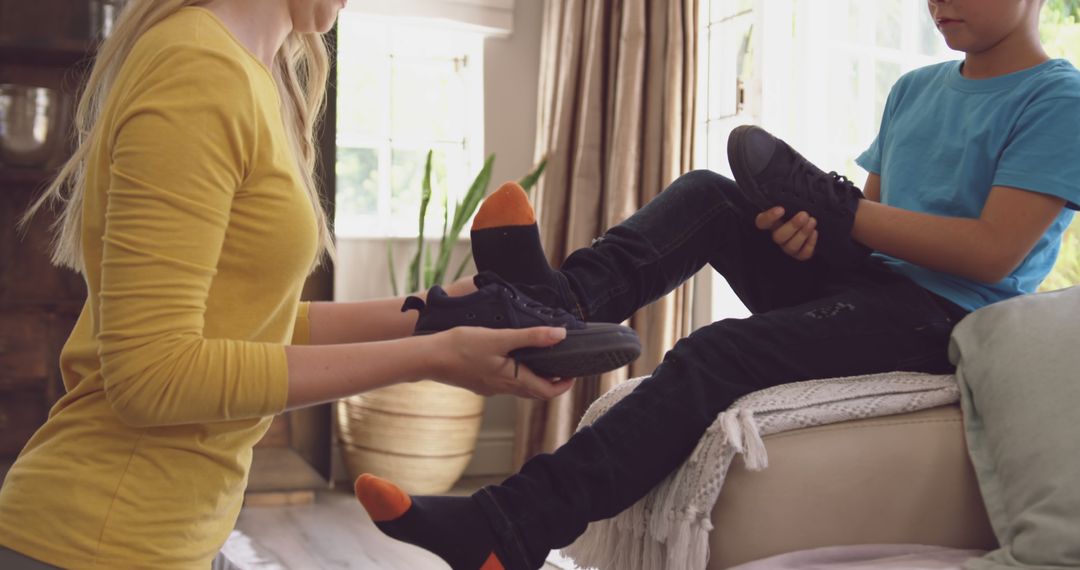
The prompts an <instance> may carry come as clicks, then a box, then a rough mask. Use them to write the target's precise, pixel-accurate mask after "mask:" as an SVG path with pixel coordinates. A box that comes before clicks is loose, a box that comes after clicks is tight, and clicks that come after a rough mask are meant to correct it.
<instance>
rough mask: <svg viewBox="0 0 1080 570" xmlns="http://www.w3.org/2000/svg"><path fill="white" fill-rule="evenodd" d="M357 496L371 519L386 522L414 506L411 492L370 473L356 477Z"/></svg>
mask: <svg viewBox="0 0 1080 570" xmlns="http://www.w3.org/2000/svg"><path fill="white" fill-rule="evenodd" d="M354 489H355V491H356V498H357V499H360V504H362V505H364V509H366V510H367V512H368V514H369V515H371V520H373V521H375V522H384V521H391V520H394V519H396V518H398V517H400V516H401V515H403V514H405V511H407V510H409V507H411V506H412V499H411V498H409V494H408V493H406V492H405V491H402V490H401V488H400V487H398V486H397V485H395V484H393V483H391V482H389V481H387V480H385V479H381V478H379V477H376V476H374V475H371V474H370V473H364V474H363V475H361V476H359V477H357V478H356V484H355V485H354Z"/></svg>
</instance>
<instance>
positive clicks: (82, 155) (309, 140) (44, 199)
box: [19, 0, 334, 273]
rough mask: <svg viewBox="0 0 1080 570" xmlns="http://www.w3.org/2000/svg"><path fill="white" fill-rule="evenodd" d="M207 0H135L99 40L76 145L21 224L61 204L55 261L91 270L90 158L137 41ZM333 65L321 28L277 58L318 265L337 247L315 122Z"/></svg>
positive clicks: (292, 40)
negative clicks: (318, 175) (319, 174)
mask: <svg viewBox="0 0 1080 570" xmlns="http://www.w3.org/2000/svg"><path fill="white" fill-rule="evenodd" d="M200 3H202V2H201V1H200V0H128V2H127V3H126V5H125V7H124V8H123V10H122V11H121V13H120V16H119V18H118V20H117V23H116V27H115V28H114V31H113V33H112V35H110V36H109V38H108V39H106V40H105V41H104V42H102V44H101V46H100V47H99V49H98V53H97V58H96V60H95V62H94V66H93V69H92V70H91V71H90V77H89V78H88V79H87V81H86V85H85V86H84V88H83V92H82V95H81V96H80V98H79V104H78V107H77V109H76V111H75V121H74V131H75V132H74V135H75V140H76V149H75V152H74V154H73V155H72V156H71V158H69V159H68V160H67V162H66V163H65V164H64V166H63V167H62V168H61V169H60V173H59V174H58V175H57V177H56V179H55V180H53V181H52V182H51V183H50V184H49V186H48V187H47V188H46V189H45V192H44V193H43V194H42V195H41V196H40V197H39V198H38V199H37V200H35V202H34V203H33V204H32V205H31V206H30V208H29V209H28V210H27V211H26V213H25V214H24V215H23V217H22V219H21V220H20V222H19V225H20V227H25V225H26V224H28V223H29V221H30V219H31V218H33V216H34V214H36V213H37V211H38V210H40V209H41V208H42V207H43V206H44V205H45V204H48V203H50V202H52V203H59V204H60V207H61V212H60V215H59V217H58V218H57V220H56V223H55V224H54V225H53V232H54V235H53V244H52V261H53V263H54V264H56V265H60V266H65V267H70V268H72V269H74V270H76V271H78V272H80V273H82V272H84V271H85V260H84V259H83V253H82V245H83V244H82V205H83V196H84V195H85V193H86V162H87V159H88V157H89V155H90V146H91V145H92V144H93V141H94V140H95V138H96V135H98V134H99V133H98V131H100V130H101V128H102V127H101V125H100V123H99V118H100V117H101V112H102V108H103V107H104V104H105V101H106V100H107V99H108V97H109V93H110V92H111V91H112V88H113V84H114V83H115V81H116V77H117V75H118V74H119V72H120V69H121V67H122V66H123V64H124V61H125V60H126V59H127V57H128V55H129V54H130V53H131V50H132V48H133V47H134V46H135V42H136V41H138V39H139V38H140V37H141V36H142V35H143V34H144V33H146V31H147V30H149V29H150V28H151V27H153V26H154V25H155V24H157V23H158V22H160V21H162V20H164V19H165V18H167V17H169V16H171V15H172V14H174V13H176V12H177V11H178V10H180V9H181V8H184V7H186V6H193V5H198V4H200ZM329 73H330V63H329V55H328V53H327V48H326V44H325V43H324V41H323V37H322V34H315V33H304V34H301V33H296V32H293V33H291V34H289V36H288V37H287V38H286V40H285V43H284V45H282V47H281V49H280V50H279V51H278V53H277V55H276V59H275V61H274V66H273V74H274V80H275V82H276V83H277V89H278V93H279V94H280V95H281V100H282V117H283V119H284V122H285V131H286V133H287V135H288V137H289V142H290V146H292V149H293V151H294V155H295V156H296V160H297V163H298V167H299V172H300V174H301V177H302V180H303V184H304V186H305V187H306V189H307V192H308V194H309V196H310V197H311V202H312V204H313V205H314V207H315V216H316V219H317V223H318V231H319V244H320V247H319V256H318V257H317V258H316V261H315V264H314V265H313V269H314V267H315V266H317V265H318V264H319V262H320V261H321V260H322V259H323V258H324V257H325V256H326V254H328V255H329V256H331V257H332V256H333V255H334V244H333V238H332V236H331V232H330V223H329V220H328V218H327V215H326V210H325V208H323V205H322V200H321V198H320V196H319V188H318V184H317V182H316V180H315V167H316V165H317V164H318V160H319V155H318V147H317V146H316V145H315V125H316V123H317V122H318V121H319V119H320V118H321V116H322V111H323V107H324V103H325V99H326V80H327V77H328V76H329Z"/></svg>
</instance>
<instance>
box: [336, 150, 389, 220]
mask: <svg viewBox="0 0 1080 570" xmlns="http://www.w3.org/2000/svg"><path fill="white" fill-rule="evenodd" d="M336 172H337V206H336V208H337V217H338V218H340V219H342V220H343V222H344V220H346V219H348V218H356V217H359V216H365V215H374V214H377V213H378V210H379V154H378V151H376V150H375V149H373V148H346V147H338V149H337V168H336Z"/></svg>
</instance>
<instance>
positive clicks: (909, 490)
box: [708, 405, 997, 570]
mask: <svg viewBox="0 0 1080 570" xmlns="http://www.w3.org/2000/svg"><path fill="white" fill-rule="evenodd" d="M764 440H765V446H766V447H767V448H768V450H769V468H768V469H766V470H764V471H749V470H747V469H746V467H745V465H744V464H743V462H742V461H735V462H733V463H732V464H731V470H730V471H729V472H728V476H727V481H726V482H725V484H724V488H723V490H722V491H721V492H720V497H719V498H718V499H717V501H716V505H715V507H714V508H713V511H712V521H713V525H714V527H715V530H713V532H712V533H710V535H709V562H708V568H709V570H714V569H715V570H720V569H722V568H729V567H731V566H734V565H736V564H742V563H745V562H748V561H751V560H757V559H761V558H765V557H768V556H774V555H777V554H781V553H785V552H793V551H798V550H804V549H809V548H818V547H823V546H833V545H850V544H883V543H893V544H903V543H908V544H931V545H940V546H948V547H953V548H963V549H981V550H984V551H985V550H988V549H990V548H994V547H996V546H997V543H996V542H995V541H994V535H993V531H992V530H991V529H990V523H989V521H988V520H987V517H986V511H985V510H984V509H983V505H982V499H981V498H980V497H979V489H978V485H977V484H976V482H975V474H974V473H973V472H972V469H971V463H970V462H969V461H968V457H967V454H966V452H965V451H966V450H965V448H964V428H963V419H962V417H961V414H960V409H959V407H958V406H955V405H950V406H943V407H939V408H932V409H928V410H921V411H918V412H910V413H906V414H898V415H894V416H884V417H876V418H868V419H862V420H853V421H848V422H841V423H836V424H829V425H823V426H817V427H810V428H804V429H799V430H793V431H787V432H781V433H776V434H772V435H767V436H765V437H764Z"/></svg>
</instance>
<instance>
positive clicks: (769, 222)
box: [754, 206, 818, 261]
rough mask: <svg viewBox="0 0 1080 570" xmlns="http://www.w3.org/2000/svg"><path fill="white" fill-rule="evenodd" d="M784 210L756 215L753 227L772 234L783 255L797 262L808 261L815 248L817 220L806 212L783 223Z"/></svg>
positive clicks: (773, 210)
mask: <svg viewBox="0 0 1080 570" xmlns="http://www.w3.org/2000/svg"><path fill="white" fill-rule="evenodd" d="M783 217H784V209H783V208H781V207H779V206H777V207H775V208H770V209H768V210H765V211H764V212H762V213H760V214H758V215H757V218H755V219H754V225H756V226H757V228H758V229H759V230H762V231H768V232H771V233H772V239H773V241H774V242H775V243H776V245H778V246H780V249H782V250H784V253H786V254H788V255H790V256H791V257H794V258H795V259H797V260H799V261H808V260H809V259H810V258H811V257H813V256H814V248H815V247H817V241H818V232H817V229H816V228H817V220H815V219H814V218H811V217H810V214H807V213H806V212H799V213H798V214H795V216H794V217H793V218H791V219H790V220H788V221H786V222H784V221H781V220H782V218H783Z"/></svg>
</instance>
